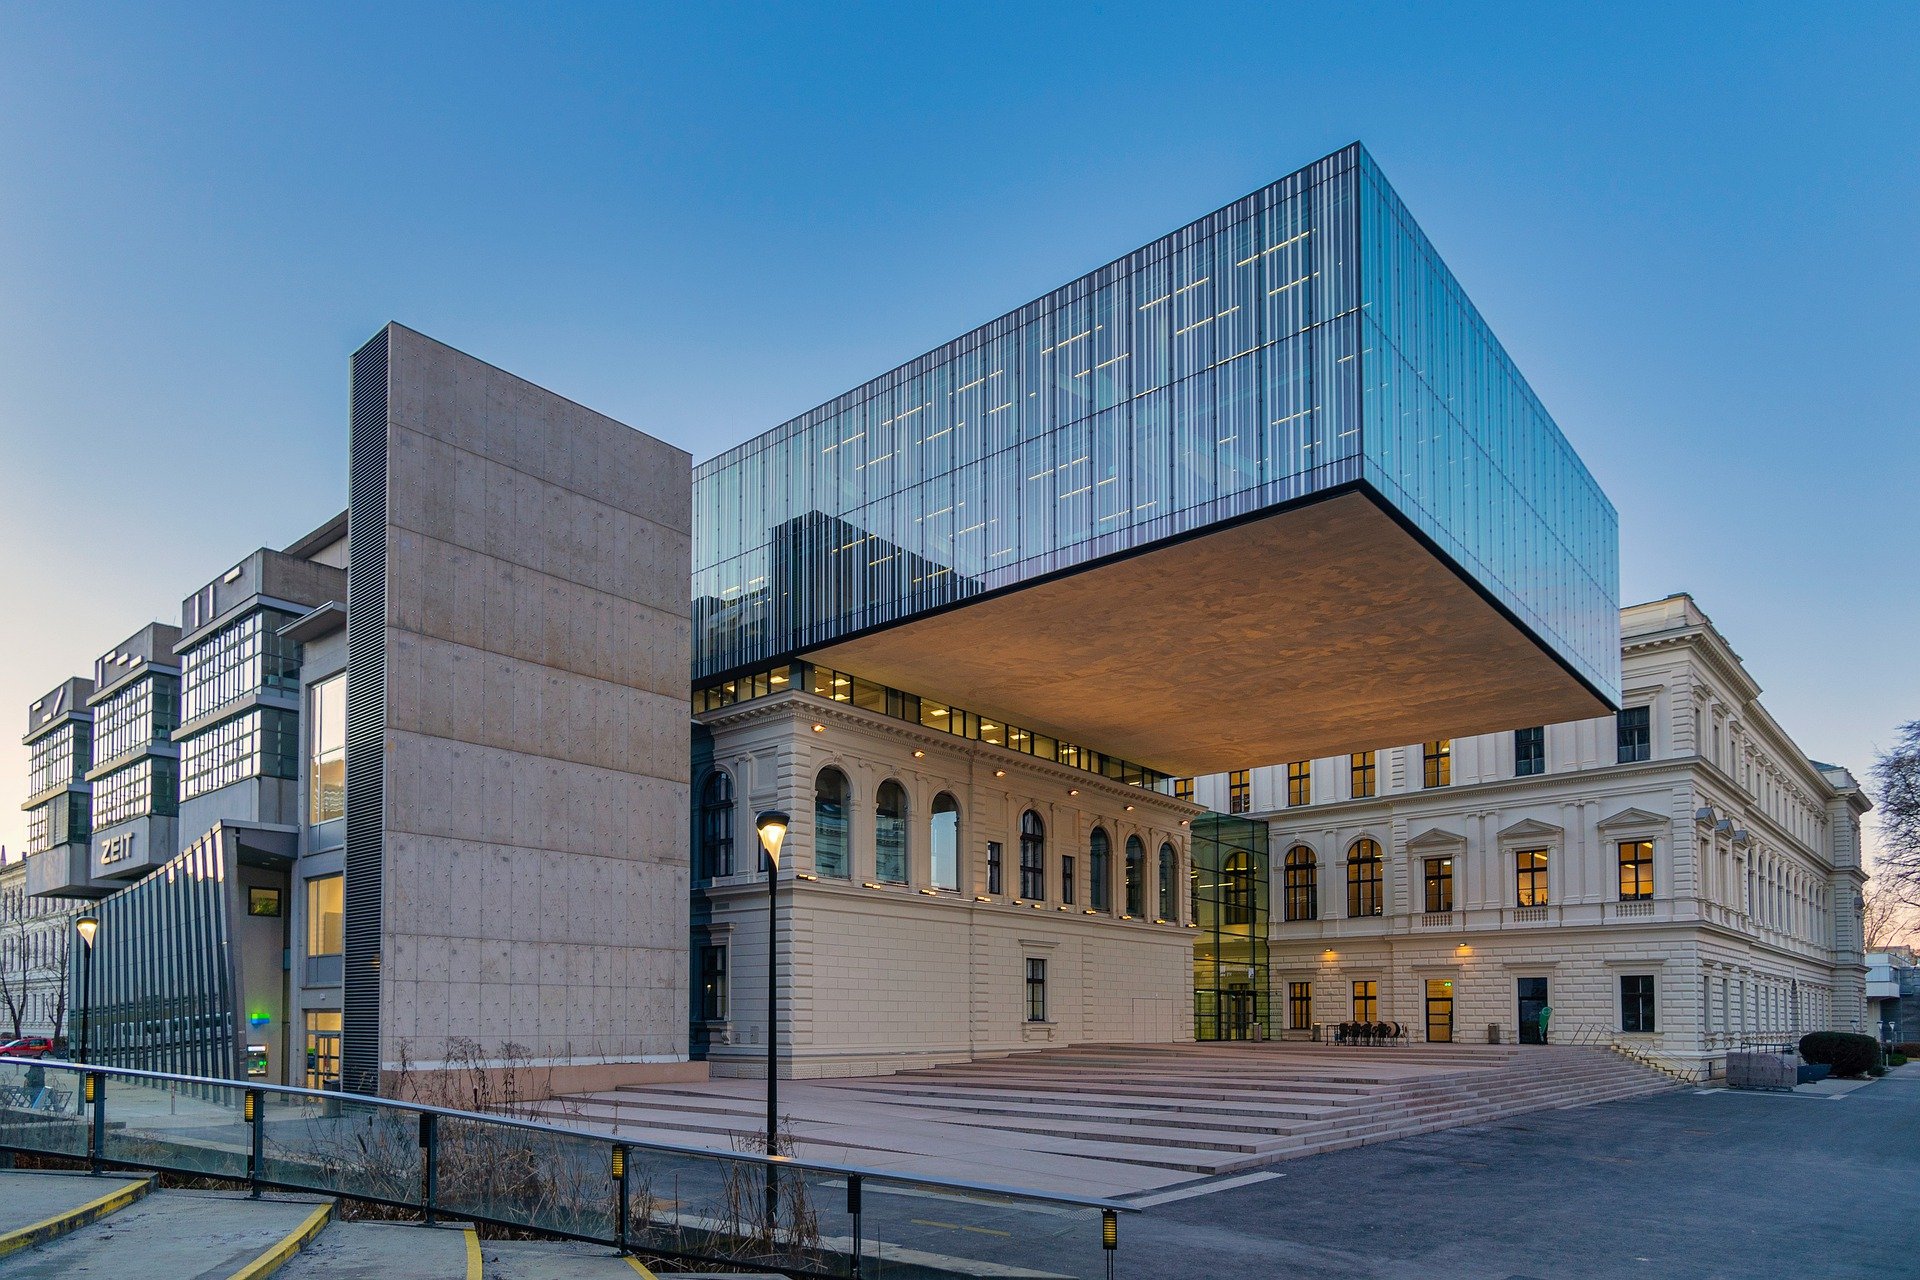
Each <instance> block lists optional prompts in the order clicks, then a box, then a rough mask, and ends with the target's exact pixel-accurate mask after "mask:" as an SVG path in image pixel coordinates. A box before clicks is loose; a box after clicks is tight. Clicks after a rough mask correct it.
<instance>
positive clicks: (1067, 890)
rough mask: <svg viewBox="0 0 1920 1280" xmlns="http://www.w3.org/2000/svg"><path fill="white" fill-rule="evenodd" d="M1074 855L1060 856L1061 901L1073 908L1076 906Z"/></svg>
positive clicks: (1065, 854) (1064, 854)
mask: <svg viewBox="0 0 1920 1280" xmlns="http://www.w3.org/2000/svg"><path fill="white" fill-rule="evenodd" d="M1073 871H1074V867H1073V855H1072V854H1070V853H1063V854H1061V855H1060V901H1061V902H1063V903H1065V904H1066V905H1067V906H1069V907H1071V906H1073V905H1074V888H1073V885H1074V877H1073Z"/></svg>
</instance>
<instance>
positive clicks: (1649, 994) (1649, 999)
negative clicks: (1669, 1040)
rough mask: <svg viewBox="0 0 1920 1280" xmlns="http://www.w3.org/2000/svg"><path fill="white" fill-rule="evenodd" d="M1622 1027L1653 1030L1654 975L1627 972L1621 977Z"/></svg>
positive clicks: (1628, 1029) (1633, 1029) (1625, 1029)
mask: <svg viewBox="0 0 1920 1280" xmlns="http://www.w3.org/2000/svg"><path fill="white" fill-rule="evenodd" d="M1620 1029H1621V1030H1622V1031H1652V1030H1653V1029H1654V1022H1653V975H1652V974H1645V973H1640V974H1627V975H1623V976H1622V977H1621V979H1620Z"/></svg>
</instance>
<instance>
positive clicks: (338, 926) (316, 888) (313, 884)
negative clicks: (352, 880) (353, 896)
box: [307, 876, 346, 956]
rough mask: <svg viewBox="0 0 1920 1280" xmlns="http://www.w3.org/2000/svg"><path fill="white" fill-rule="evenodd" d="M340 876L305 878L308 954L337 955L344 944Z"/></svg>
mask: <svg viewBox="0 0 1920 1280" xmlns="http://www.w3.org/2000/svg"><path fill="white" fill-rule="evenodd" d="M343 883H344V882H343V881H342V879H341V877H339V876H320V877H317V878H315V879H312V880H309V881H307V954H308V955H309V956H337V955H339V954H340V953H341V952H342V951H344V950H345V949H346V948H345V945H344V944H345V941H346V928H345V920H346V915H345V905H344V904H345V893H344V891H343V889H342V885H343Z"/></svg>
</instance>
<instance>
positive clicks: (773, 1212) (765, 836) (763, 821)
mask: <svg viewBox="0 0 1920 1280" xmlns="http://www.w3.org/2000/svg"><path fill="white" fill-rule="evenodd" d="M790 821H791V819H789V818H788V817H787V815H786V814H785V813H783V812H781V811H780V810H778V809H768V810H766V811H765V812H764V813H762V814H760V816H759V817H757V818H755V819H754V821H753V825H754V827H755V828H757V829H758V830H759V832H760V847H761V848H762V849H765V850H766V852H767V1155H768V1157H769V1159H771V1157H773V1156H776V1155H778V1154H779V1153H780V987H779V985H778V982H777V976H778V960H779V950H778V947H779V931H778V928H777V923H776V920H775V916H774V910H775V907H776V906H777V905H778V899H777V898H776V897H775V891H776V889H777V888H778V886H779V881H780V845H781V844H782V842H784V841H785V840H786V838H787V825H788V823H789V822H790ZM779 1208H780V1188H779V1183H778V1181H777V1175H776V1172H775V1169H774V1166H773V1165H772V1164H771V1163H769V1164H768V1165H767V1233H768V1235H769V1236H771V1235H772V1233H773V1228H774V1225H775V1223H777V1222H778V1221H779V1217H778V1214H779Z"/></svg>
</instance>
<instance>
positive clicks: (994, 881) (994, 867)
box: [987, 840, 1002, 894]
mask: <svg viewBox="0 0 1920 1280" xmlns="http://www.w3.org/2000/svg"><path fill="white" fill-rule="evenodd" d="M1000 864H1001V856H1000V842H999V841H998V840H989V841H987V892H988V893H995V894H997V893H1000V892H1002V890H1001V887H1000V884H1001V874H1000Z"/></svg>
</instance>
